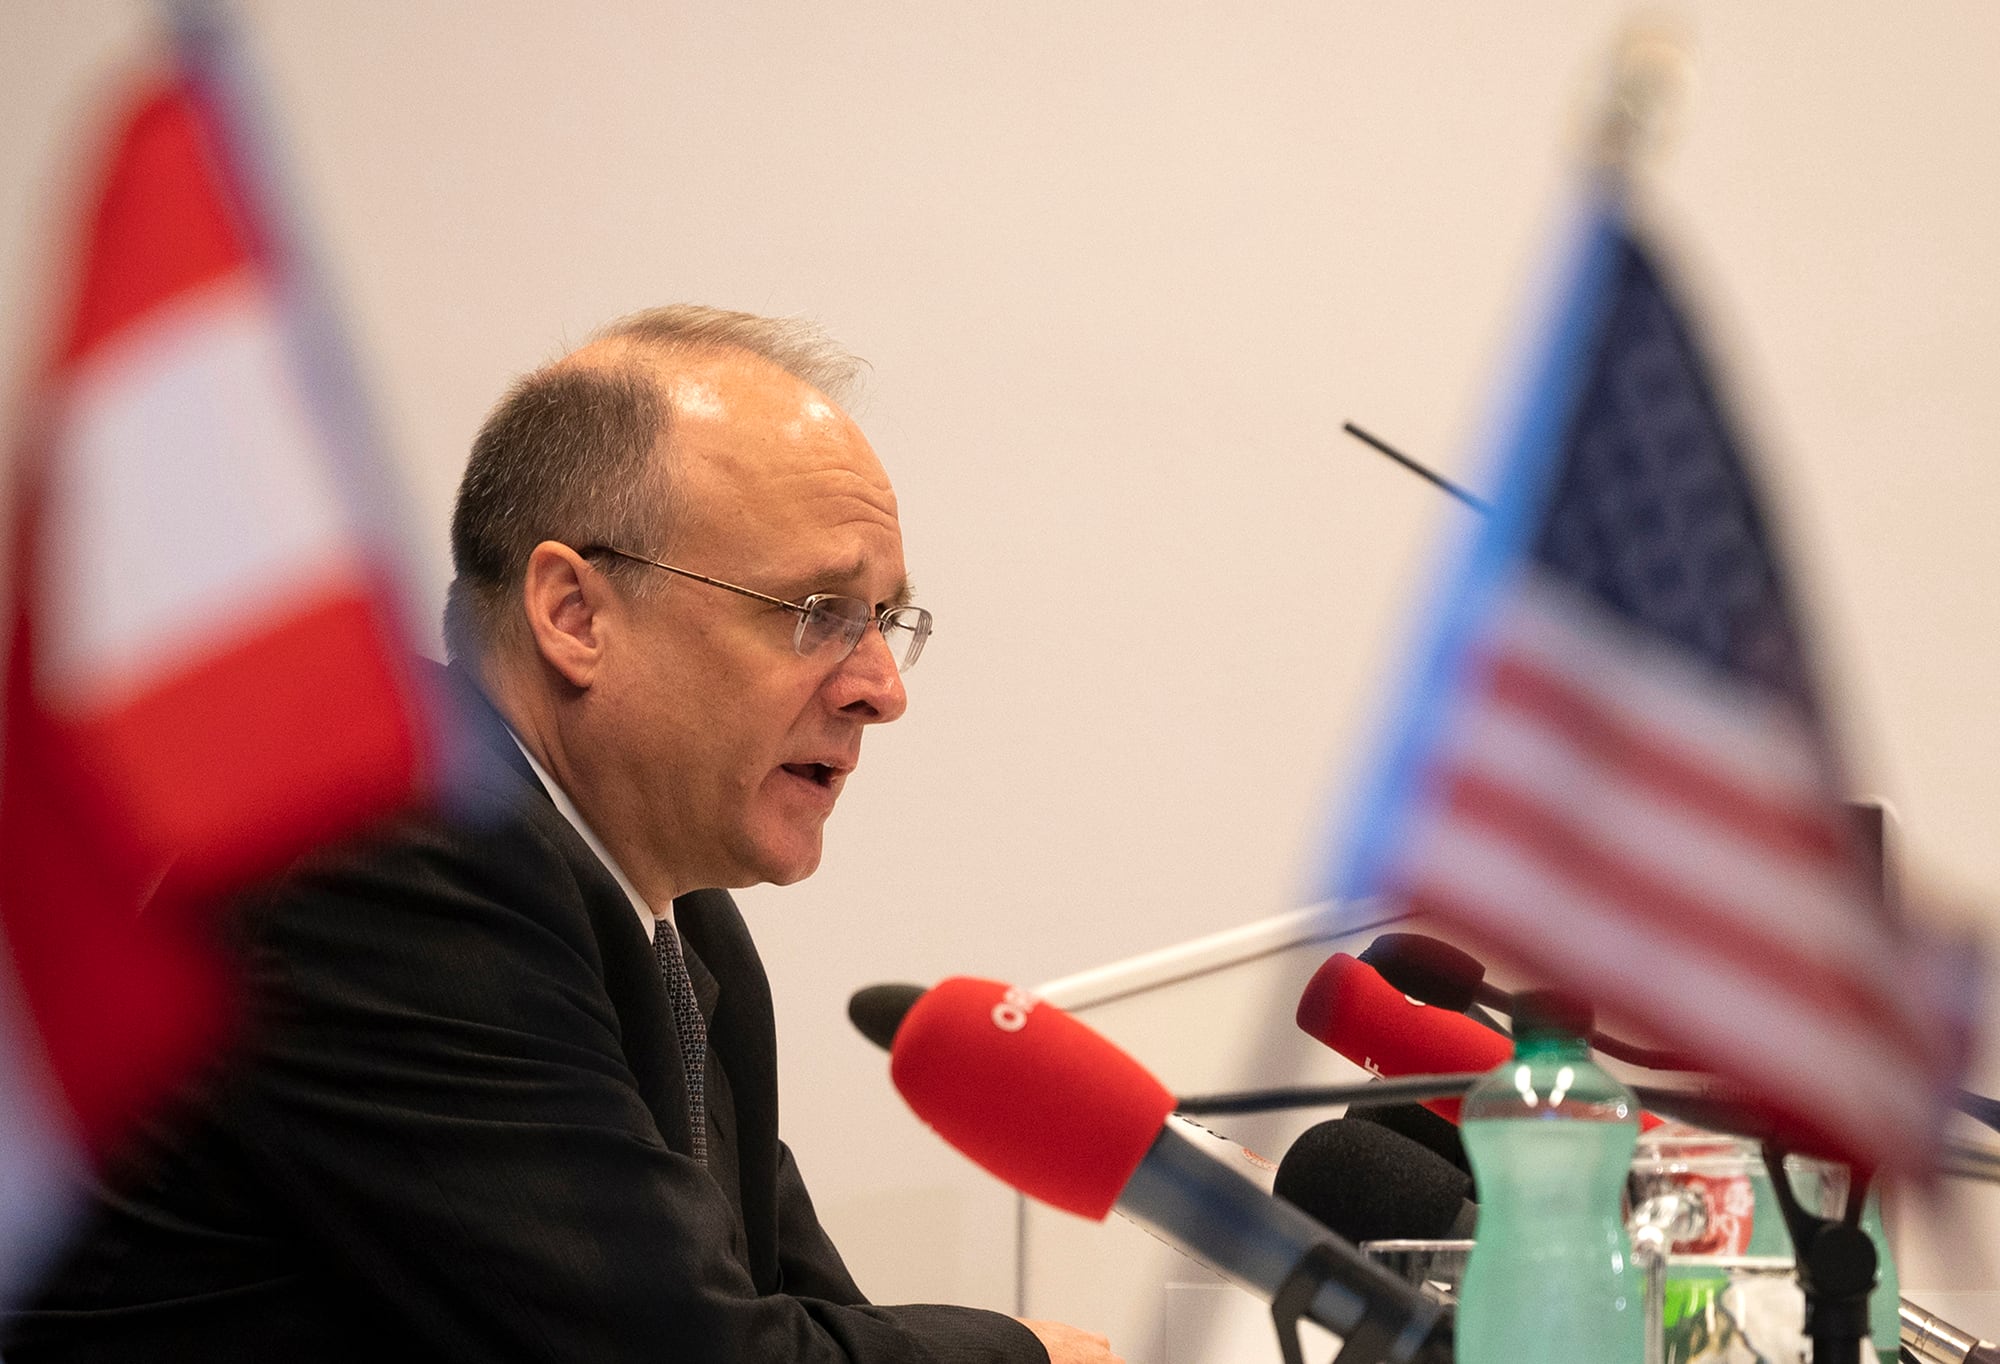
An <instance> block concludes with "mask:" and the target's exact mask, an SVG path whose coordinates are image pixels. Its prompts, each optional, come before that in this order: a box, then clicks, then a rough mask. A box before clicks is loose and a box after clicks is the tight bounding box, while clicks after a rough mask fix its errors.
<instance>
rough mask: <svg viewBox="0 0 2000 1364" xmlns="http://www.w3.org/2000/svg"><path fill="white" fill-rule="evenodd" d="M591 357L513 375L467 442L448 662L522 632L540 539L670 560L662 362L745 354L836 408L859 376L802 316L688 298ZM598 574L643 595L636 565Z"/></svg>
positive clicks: (454, 548) (624, 331) (454, 532)
mask: <svg viewBox="0 0 2000 1364" xmlns="http://www.w3.org/2000/svg"><path fill="white" fill-rule="evenodd" d="M604 343H611V344H610V345H608V346H607V345H605V344H604ZM585 349H586V350H592V351H595V352H597V353H596V354H592V355H590V356H588V357H584V355H583V352H581V351H579V352H576V353H572V354H570V355H567V356H565V357H563V358H562V359H560V360H557V361H555V362H554V363H552V364H549V365H545V366H543V367H542V368H540V369H538V370H535V371H534V372H533V373H531V374H528V375H526V376H525V377H523V378H522V379H520V380H519V381H517V382H516V383H515V384H514V386H513V387H512V388H511V389H509V390H508V392H507V395H506V396H505V397H504V398H502V399H501V400H500V402H499V404H498V405H497V406H496V407H494V409H493V411H492V412H491V413H490V414H489V415H488V416H487V418H486V421H485V423H484V424H483V425H482V426H481V427H480V429H479V434H478V435H477V436H476V437H475V438H474V439H473V442H472V456H471V458H470V459H469V460H468V461H467V463H466V466H465V476H464V478H463V479H461V480H460V482H459V485H458V500H457V503H456V505H455V506H454V507H453V510H452V517H451V563H452V580H451V587H450V589H449V590H448V592H447V593H446V596H445V608H444V640H445V654H446V657H448V658H450V659H452V660H454V661H456V660H459V659H473V658H478V657H480V656H482V655H483V654H485V653H486V652H487V651H489V650H491V649H492V648H493V647H494V646H495V645H497V644H499V643H500V642H501V641H502V640H503V639H505V638H506V637H507V636H508V634H509V633H510V632H511V631H513V630H515V629H517V628H518V618H519V611H518V609H517V607H518V601H517V598H518V595H519V591H520V584H521V579H522V576H523V575H524V574H525V573H526V572H527V566H528V555H529V553H530V552H531V551H532V550H533V549H534V547H535V546H536V545H538V544H540V543H541V542H542V541H544V540H556V541H560V542H562V543H563V544H567V545H572V546H577V547H581V546H584V545H590V544H614V545H619V546H621V547H627V548H636V549H637V550H639V551H640V552H645V553H651V554H654V555H657V556H659V557H665V554H666V549H667V544H668V542H669V540H670V538H671V532H672V529H673V522H674V520H675V517H676V515H677V513H678V507H677V506H676V505H675V491H676V488H675V485H676V483H677V480H676V479H675V478H674V469H673V459H674V452H673V447H672V442H671V441H670V440H669V439H668V438H667V437H668V436H669V433H670V430H671V427H672V423H673V412H672V410H671V408H670V405H669V403H668V401H667V396H666V392H665V391H664V389H663V387H662V385H661V383H660V380H659V375H658V371H657V363H658V362H659V361H662V360H664V361H668V362H671V361H674V360H678V359H694V358H697V357H700V356H707V355H714V354H716V353H717V352H722V351H744V352H747V353H749V354H751V355H755V356H759V357H761V358H763V359H765V360H768V361H770V362H771V363H772V364H774V365H776V366H777V367H778V368H779V369H782V370H784V371H785V372H786V373H788V374H790V375H792V376H794V377H795V378H797V379H800V380H802V381H803V382H805V383H808V384H810V385H812V386H813V387H814V388H816V389H818V390H819V391H820V392H821V393H824V394H825V395H826V396H827V397H829V398H831V399H832V400H833V401H834V402H836V403H844V402H845V401H846V400H847V398H848V397H849V396H850V395H851V393H852V392H853V390H854V388H855V386H856V381H857V379H858V377H859V375H860V373H861V371H862V369H863V365H862V362H861V361H860V360H858V359H856V358H855V357H854V356H852V355H850V354H849V353H848V352H847V351H846V350H845V349H843V348H842V347H841V346H840V345H839V344H838V343H837V342H835V341H834V340H833V339H832V338H830V337H829V336H827V334H826V333H825V332H824V331H822V330H821V329H820V328H819V326H818V325H817V324H815V323H813V322H810V321H807V320H806V319H804V318H773V317H759V316H756V315H755V314H752V313H738V312H729V311H726V310H724V309H721V308H705V307H701V306H699V305H696V304H687V303H681V304H673V305H670V306H668V307H664V308H649V309H647V310H646V311H644V312H638V313H633V314H632V315H631V316H629V317H623V318H620V319H619V320H617V321H616V322H613V323H611V324H610V325H609V326H607V327H605V328H604V329H603V330H601V331H599V332H598V333H597V334H596V335H595V336H593V337H592V338H591V340H590V342H589V343H588V345H587V346H586V347H585ZM601 566H602V568H603V569H604V571H605V572H606V573H607V574H610V575H612V576H614V577H618V578H622V579H624V580H626V581H627V582H628V583H630V584H631V585H632V586H633V589H634V590H641V591H643V590H645V588H644V587H643V586H642V585H641V578H640V576H639V575H640V574H641V573H643V569H642V567H641V566H640V565H637V564H631V563H628V562H627V561H625V560H622V559H609V558H607V559H606V560H604V561H603V563H602V565H601Z"/></svg>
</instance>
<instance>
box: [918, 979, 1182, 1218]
mask: <svg viewBox="0 0 2000 1364" xmlns="http://www.w3.org/2000/svg"><path fill="white" fill-rule="evenodd" d="M889 1077H890V1078H891V1079H892V1080H894V1081H895V1084H896V1089H897V1091H898V1092H899V1093H900V1094H902V1096H903V1098H904V1100H905V1101H907V1102H908V1103H909V1105H910V1107H911V1108H912V1109H914V1110H916V1114H917V1116H918V1117H919V1118H922V1119H923V1120H924V1121H925V1122H926V1123H928V1124H930V1126H931V1127H932V1128H934V1129H935V1130H936V1132H937V1134H938V1135H939V1136H941V1137H943V1138H944V1139H945V1140H946V1141H948V1142H950V1143H951V1144H952V1145H953V1146H956V1147H957V1148H958V1149H959V1150H960V1151H962V1152H964V1153H965V1154H966V1155H967V1156H969V1157H971V1158H972V1160H974V1161H975V1162H977V1163H978V1164H979V1165H981V1166H983V1167H984V1168H985V1169H986V1170H987V1172H988V1173H990V1174H992V1175H994V1176H996V1177H997V1178H999V1179H1001V1180H1004V1181H1005V1182H1006V1183H1008V1184H1011V1185H1013V1186H1014V1187H1015V1188H1017V1189H1019V1190H1020V1191H1021V1192H1022V1193H1025V1194H1027V1195H1029V1196H1030V1197H1031V1198H1037V1199H1040V1200H1041V1201H1042V1202H1044V1203H1048V1204H1050V1205H1052V1206H1054V1207H1058V1208H1062V1209H1063V1210H1065V1211H1067V1212H1073V1213H1076V1214H1078V1215H1079V1216H1082V1217H1090V1218H1096V1219H1099V1220H1101V1219H1102V1218H1103V1217H1104V1216H1105V1214H1107V1213H1109V1212H1110V1211H1111V1205H1112V1204H1113V1203H1115V1202H1117V1200H1118V1195H1119V1194H1120V1193H1121V1192H1122V1191H1123V1190H1124V1188H1125V1183H1126V1181H1127V1180H1129V1179H1130V1178H1131V1177H1132V1172H1133V1171H1134V1170H1136V1169H1138V1168H1139V1162H1140V1160H1142V1159H1143V1158H1144V1157H1145V1154H1146V1151H1147V1148H1149V1147H1150V1146H1152V1144H1153V1139H1154V1138H1155V1137H1157V1136H1159V1134H1160V1127H1161V1125H1162V1124H1163V1123H1165V1122H1166V1120H1167V1115H1168V1114H1169V1113H1171V1112H1172V1111H1173V1107H1174V1096H1173V1095H1172V1094H1170V1093H1168V1092H1167V1089H1166V1087H1165V1086H1164V1085H1162V1084H1161V1083H1160V1082H1159V1081H1158V1080H1155V1079H1154V1078H1153V1077H1152V1076H1151V1075H1150V1074H1148V1073H1147V1072H1146V1069H1145V1067H1143V1066H1141V1065H1140V1064H1139V1063H1138V1062H1137V1061H1134V1060H1133V1059H1132V1058H1131V1057H1129V1056H1127V1055H1126V1054H1125V1053H1124V1052H1122V1051H1120V1050H1119V1049H1118V1048H1117V1047H1114V1046H1113V1045H1111V1043H1110V1042H1108V1041H1106V1040H1105V1039H1104V1038H1102V1037H1100V1036H1098V1035H1097V1034H1096V1033H1094V1032H1092V1031H1091V1030H1090V1029H1089V1028H1087V1027H1085V1026H1084V1025H1083V1024H1082V1023H1079V1022H1078V1021H1077V1020H1076V1019H1074V1018H1072V1017H1071V1016H1070V1015H1068V1014H1066V1013H1064V1012H1063V1011H1062V1010H1060V1009H1058V1008H1056V1007H1055V1006H1054V1005H1052V1004H1044V1003H1043V1002H1041V1001H1040V1000H1039V999H1037V998H1036V997H1035V996H1034V995H1031V994H1029V993H1028V992H1027V991H1025V990H1020V989H1016V988H1014V987H1012V986H1009V985H1004V984H1002V983H1001V982H999V981H996V980H974V979H972V978H971V977H969V976H955V977H953V978H952V979H950V980H947V981H944V982H942V983H941V984H939V985H938V986H937V987H936V988H934V989H932V990H930V991H929V992H927V993H926V994H925V995H924V996H923V998H921V999H919V1000H918V1001H917V1002H916V1003H915V1004H914V1005H912V1006H911V1007H910V1012H909V1013H908V1014H907V1015H905V1016H904V1018H903V1023H902V1026H901V1027H899V1028H898V1029H897V1030H896V1042H895V1046H894V1047H893V1048H892V1049H891V1050H890V1054H889Z"/></svg>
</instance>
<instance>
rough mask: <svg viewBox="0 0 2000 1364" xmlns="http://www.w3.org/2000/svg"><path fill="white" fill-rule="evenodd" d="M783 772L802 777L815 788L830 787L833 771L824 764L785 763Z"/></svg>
mask: <svg viewBox="0 0 2000 1364" xmlns="http://www.w3.org/2000/svg"><path fill="white" fill-rule="evenodd" d="M784 769H785V771H787V772H789V773H791V774H792V775H793V776H795V777H803V778H805V780H807V781H809V782H811V783H813V785H815V786H828V787H830V786H832V785H833V777H834V769H833V768H831V767H828V766H827V765H826V764H825V763H786V764H784Z"/></svg>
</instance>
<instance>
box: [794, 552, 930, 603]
mask: <svg viewBox="0 0 2000 1364" xmlns="http://www.w3.org/2000/svg"><path fill="white" fill-rule="evenodd" d="M867 573H868V560H867V559H865V558H862V559H856V560H855V561H854V562H853V563H851V564H847V565H845V566H844V567H841V568H834V569H822V570H821V571H819V572H817V573H810V574H805V575H803V576H801V577H799V578H796V579H794V580H793V581H792V582H790V583H787V584H785V588H784V590H783V592H781V593H779V594H777V595H782V596H784V597H786V598H787V599H788V600H791V601H804V600H805V599H806V598H807V597H809V596H811V595H813V594H814V593H815V592H830V593H832V594H834V595H836V596H843V597H844V596H852V595H853V594H854V592H855V588H854V586H853V584H854V583H856V582H857V581H859V580H860V579H861V578H863V577H865V576H866V575H867ZM916 595H917V590H916V586H915V584H913V583H912V582H911V581H910V579H909V576H908V575H907V574H906V575H904V577H903V579H902V580H901V581H900V582H898V583H897V584H896V587H895V589H894V590H893V591H891V592H890V593H889V595H888V596H887V597H885V598H884V599H882V600H881V601H879V602H874V603H871V604H872V605H875V606H878V607H892V606H908V605H909V604H910V603H911V602H912V601H913V600H915V599H916Z"/></svg>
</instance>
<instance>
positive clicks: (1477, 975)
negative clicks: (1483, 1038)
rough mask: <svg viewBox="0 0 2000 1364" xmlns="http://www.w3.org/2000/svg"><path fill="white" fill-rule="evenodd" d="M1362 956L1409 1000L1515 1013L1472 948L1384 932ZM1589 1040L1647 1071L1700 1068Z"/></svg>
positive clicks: (1669, 1056)
mask: <svg viewBox="0 0 2000 1364" xmlns="http://www.w3.org/2000/svg"><path fill="white" fill-rule="evenodd" d="M1361 960H1362V961H1365V962H1367V963H1368V964H1369V965H1370V966H1372V967H1374V968H1375V970H1376V972H1377V973H1378V974H1380V975H1381V977H1382V979H1384V980H1386V981H1388V982H1389V983H1390V984H1391V985H1393V986H1395V987H1396V988H1397V989H1398V990H1401V991H1402V992H1403V993H1404V994H1406V995H1408V996H1409V997H1410V998H1411V999H1415V1000H1421V1001H1422V1002H1423V1003H1425V1004H1428V1005H1430V1006H1431V1007H1433V1008H1437V1009H1449V1010H1451V1011H1452V1012H1453V1013H1465V1012H1466V1011H1467V1010H1468V1009H1474V1008H1475V1006H1476V1005H1479V1004H1484V1005H1487V1006H1489V1007H1491V1008H1495V1009H1498V1010H1500V1011H1501V1012H1502V1013H1504V1014H1507V1015H1509V1016H1512V1014H1513V1012H1514V997H1513V996H1512V995H1510V994H1508V993H1507V992H1506V991H1505V990H1502V989H1501V988H1500V987H1499V986H1497V985H1491V984H1488V983H1487V981H1486V967H1485V966H1484V965H1483V964H1481V962H1480V960H1479V958H1477V957H1475V956H1473V955H1472V954H1471V953H1470V952H1466V951H1463V950H1462V949H1460V948H1457V947H1453V946H1452V945H1451V944H1450V943H1447V942H1440V941H1438V939H1436V938H1432V937H1427V936H1425V935H1424V934H1422V933H1384V934H1382V935H1381V936H1380V937H1378V938H1376V939H1375V941H1374V942H1372V943H1370V944H1368V947H1367V950H1366V951H1364V952H1362V953H1361ZM1588 1041H1589V1042H1590V1045H1591V1046H1593V1047H1595V1048H1597V1049H1598V1050H1599V1051H1601V1052H1603V1053H1604V1054H1605V1055H1606V1056H1615V1057H1617V1058H1618V1059H1619V1060H1620V1061H1626V1062H1629V1063H1631V1064H1632V1065H1635V1066H1644V1067H1645V1068H1646V1069H1648V1070H1702V1069H1704V1067H1703V1066H1702V1065H1701V1064H1700V1063H1699V1062H1697V1061H1695V1060H1694V1059H1693V1058H1691V1057H1689V1056H1686V1055H1684V1054H1682V1053H1680V1052H1674V1051H1666V1050H1663V1049H1660V1048H1657V1047H1642V1046H1639V1045H1638V1044H1636V1043H1633V1042H1625V1041H1621V1040H1619V1039H1618V1038H1616V1037H1612V1036H1609V1035H1608V1034H1605V1033H1601V1032H1595V1031H1593V1032H1592V1033H1591V1034H1590V1036H1589V1038H1588Z"/></svg>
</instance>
